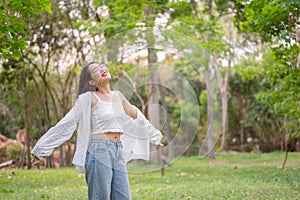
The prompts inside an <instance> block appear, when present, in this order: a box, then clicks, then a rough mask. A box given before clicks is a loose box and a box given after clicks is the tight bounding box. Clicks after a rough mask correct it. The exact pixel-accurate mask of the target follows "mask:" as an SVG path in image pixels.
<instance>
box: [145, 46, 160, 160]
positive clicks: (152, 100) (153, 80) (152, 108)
mask: <svg viewBox="0 0 300 200" xmlns="http://www.w3.org/2000/svg"><path fill="white" fill-rule="evenodd" d="M156 60H157V57H156V53H155V52H154V50H153V49H151V48H148V62H149V63H148V71H149V73H150V74H149V77H148V95H149V96H148V99H149V101H148V117H149V121H150V122H151V123H152V124H153V126H154V127H155V128H157V129H159V125H160V123H159V121H160V119H159V107H158V90H157V80H158V77H157V76H158V75H157V71H156V69H153V64H154V63H155V62H156ZM151 149H152V151H153V150H154V151H155V150H157V149H156V147H151ZM151 155H152V154H151ZM151 160H152V161H154V162H155V163H159V160H160V155H159V151H157V155H156V156H155V155H152V159H151Z"/></svg>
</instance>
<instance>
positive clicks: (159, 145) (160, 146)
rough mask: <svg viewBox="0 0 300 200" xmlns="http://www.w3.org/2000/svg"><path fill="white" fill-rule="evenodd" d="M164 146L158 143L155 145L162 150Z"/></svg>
mask: <svg viewBox="0 0 300 200" xmlns="http://www.w3.org/2000/svg"><path fill="white" fill-rule="evenodd" d="M164 146H165V145H164V144H163V143H160V144H158V145H157V147H159V148H163V147H164Z"/></svg>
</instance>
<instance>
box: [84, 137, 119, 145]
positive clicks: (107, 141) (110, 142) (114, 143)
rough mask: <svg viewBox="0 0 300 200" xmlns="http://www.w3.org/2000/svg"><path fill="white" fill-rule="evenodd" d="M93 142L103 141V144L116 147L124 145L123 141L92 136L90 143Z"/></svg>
mask: <svg viewBox="0 0 300 200" xmlns="http://www.w3.org/2000/svg"><path fill="white" fill-rule="evenodd" d="M93 143H102V144H107V145H112V146H115V147H122V142H121V141H118V142H114V141H111V140H106V139H103V138H90V141H89V144H93Z"/></svg>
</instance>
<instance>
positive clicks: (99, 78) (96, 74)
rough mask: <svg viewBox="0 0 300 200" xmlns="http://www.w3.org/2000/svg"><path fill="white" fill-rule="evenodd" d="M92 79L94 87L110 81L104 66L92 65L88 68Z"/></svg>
mask: <svg viewBox="0 0 300 200" xmlns="http://www.w3.org/2000/svg"><path fill="white" fill-rule="evenodd" d="M89 71H90V73H91V77H92V79H93V80H94V81H95V82H96V85H98V84H99V83H102V82H104V81H109V80H110V79H111V76H110V73H109V71H108V69H107V67H106V65H105V64H101V65H100V64H98V63H93V64H91V65H90V66H89Z"/></svg>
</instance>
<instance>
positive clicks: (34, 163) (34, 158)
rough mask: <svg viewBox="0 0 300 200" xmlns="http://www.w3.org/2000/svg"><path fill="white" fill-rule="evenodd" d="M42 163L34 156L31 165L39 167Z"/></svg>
mask: <svg viewBox="0 0 300 200" xmlns="http://www.w3.org/2000/svg"><path fill="white" fill-rule="evenodd" d="M40 162H41V160H40V159H39V158H38V157H37V156H35V155H33V158H32V159H31V165H32V166H35V165H38V166H39V164H40Z"/></svg>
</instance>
